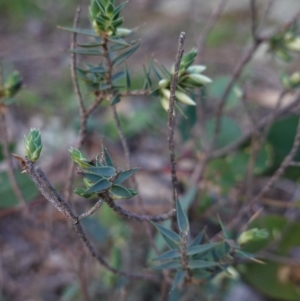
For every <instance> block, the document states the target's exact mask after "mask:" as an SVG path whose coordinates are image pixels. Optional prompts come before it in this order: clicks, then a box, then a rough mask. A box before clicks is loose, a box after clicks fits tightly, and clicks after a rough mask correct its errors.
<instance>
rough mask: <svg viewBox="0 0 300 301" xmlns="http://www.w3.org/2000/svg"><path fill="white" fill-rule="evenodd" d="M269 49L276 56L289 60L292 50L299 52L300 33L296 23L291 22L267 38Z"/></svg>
mask: <svg viewBox="0 0 300 301" xmlns="http://www.w3.org/2000/svg"><path fill="white" fill-rule="evenodd" d="M269 51H270V52H271V53H273V54H274V55H275V56H276V57H277V58H279V59H281V60H283V61H285V62H290V61H291V60H292V58H293V56H292V54H293V53H294V52H300V34H299V30H298V27H297V25H295V24H293V25H292V26H290V28H289V29H288V30H286V31H283V32H281V33H279V34H277V35H275V36H273V37H272V38H271V39H270V40H269Z"/></svg>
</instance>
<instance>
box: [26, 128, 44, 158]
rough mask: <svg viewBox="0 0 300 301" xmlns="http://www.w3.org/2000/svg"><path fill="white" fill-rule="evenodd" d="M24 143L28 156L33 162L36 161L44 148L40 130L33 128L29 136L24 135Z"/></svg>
mask: <svg viewBox="0 0 300 301" xmlns="http://www.w3.org/2000/svg"><path fill="white" fill-rule="evenodd" d="M24 143H25V154H26V157H27V158H28V159H29V160H30V161H31V162H35V161H36V160H37V159H38V158H39V157H40V154H41V151H42V148H43V144H42V138H41V133H40V131H39V130H37V129H34V128H33V129H31V130H30V132H29V134H28V136H25V137H24Z"/></svg>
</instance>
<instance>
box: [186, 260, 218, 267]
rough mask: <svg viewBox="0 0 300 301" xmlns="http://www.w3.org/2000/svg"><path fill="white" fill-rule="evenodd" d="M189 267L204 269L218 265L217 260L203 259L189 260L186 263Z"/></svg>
mask: <svg viewBox="0 0 300 301" xmlns="http://www.w3.org/2000/svg"><path fill="white" fill-rule="evenodd" d="M188 266H189V268H190V269H204V268H210V267H215V266H219V264H218V263H217V262H210V261H205V260H190V261H189V263H188Z"/></svg>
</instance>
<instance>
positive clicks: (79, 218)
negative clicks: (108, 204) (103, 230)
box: [78, 200, 102, 221]
mask: <svg viewBox="0 0 300 301" xmlns="http://www.w3.org/2000/svg"><path fill="white" fill-rule="evenodd" d="M101 205H102V200H99V201H97V203H96V204H95V205H94V206H93V207H92V208H91V209H90V210H88V211H86V212H84V213H82V214H80V215H79V216H78V220H79V221H80V220H81V219H83V218H85V217H87V216H89V215H92V214H93V213H94V212H95V211H96V210H97V209H99V208H100V207H101Z"/></svg>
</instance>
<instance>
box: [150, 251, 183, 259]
mask: <svg viewBox="0 0 300 301" xmlns="http://www.w3.org/2000/svg"><path fill="white" fill-rule="evenodd" d="M178 257H180V252H179V250H178V249H177V250H175V249H173V250H169V251H167V252H165V253H163V254H161V255H159V256H157V257H155V258H153V259H152V260H153V261H158V260H170V259H173V258H178Z"/></svg>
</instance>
